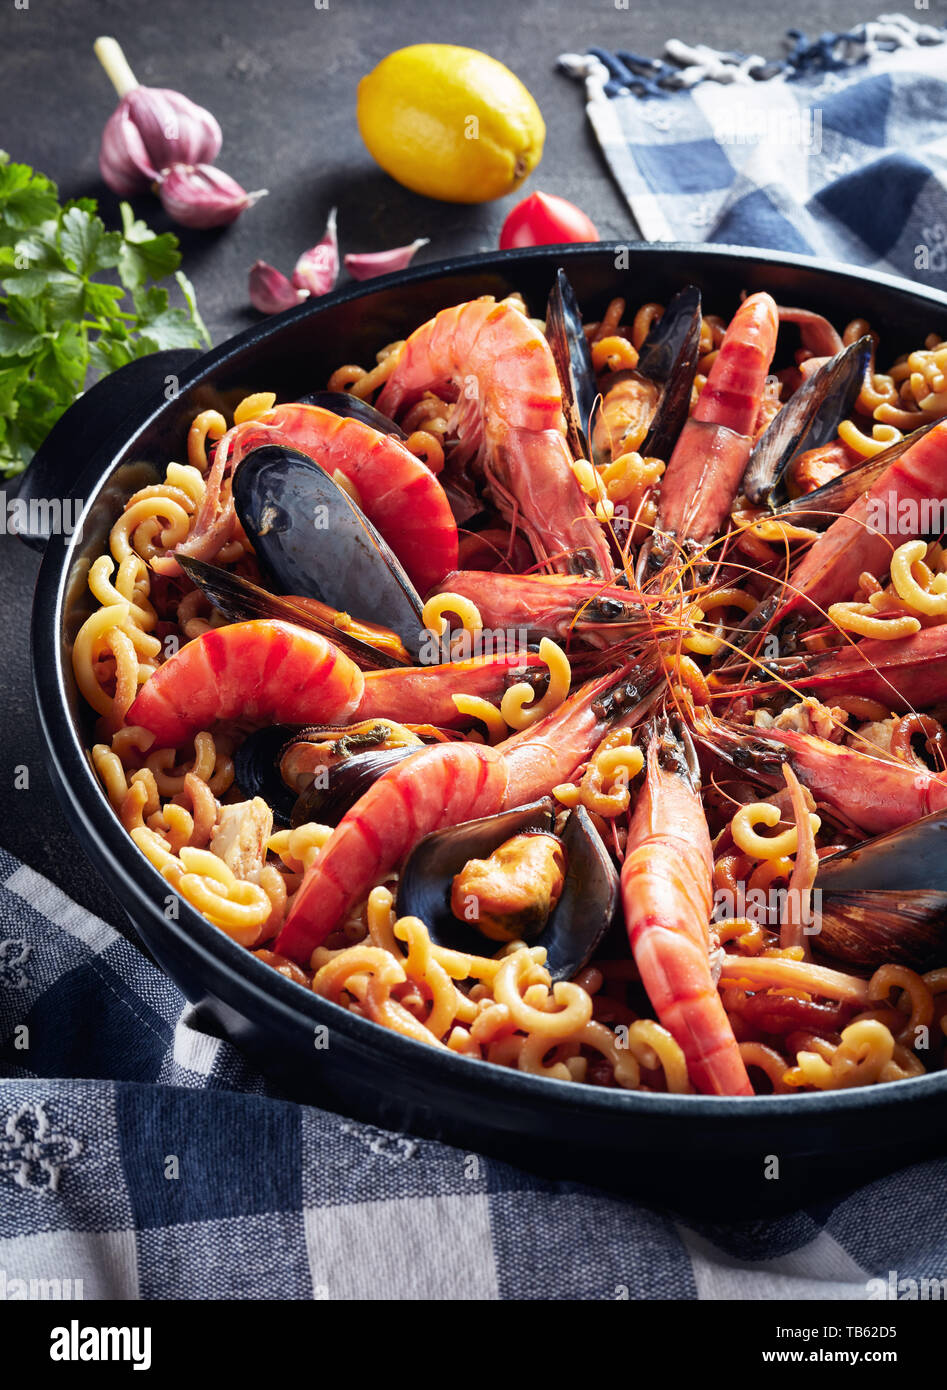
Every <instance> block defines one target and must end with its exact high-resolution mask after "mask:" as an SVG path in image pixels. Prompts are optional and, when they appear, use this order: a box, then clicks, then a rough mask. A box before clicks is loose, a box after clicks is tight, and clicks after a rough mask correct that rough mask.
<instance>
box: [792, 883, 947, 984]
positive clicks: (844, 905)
mask: <svg viewBox="0 0 947 1390" xmlns="http://www.w3.org/2000/svg"><path fill="white" fill-rule="evenodd" d="M818 922H819V934H818V935H817V936H814V937H813V938H812V941H813V943H814V945H815V947H816V949H817V950H818V951H821V952H824V953H825V955H827V956H831V957H832V958H833V959H834V960H841V961H846V962H847V963H848V964H850V965H861V966H870V967H871V968H872V969H876V968H877V967H878V966H880V965H887V964H888V963H889V962H890V963H891V964H893V965H906V966H907V967H908V969H909V970H929V969H931V968H932V967H933V966H937V965H942V964H943V962H944V956H945V952H947V892H942V891H938V890H936V889H929V888H915V889H912V890H910V891H909V892H905V891H903V890H901V889H885V888H868V889H861V890H859V889H854V888H853V889H850V890H846V891H844V892H840V893H835V892H825V893H823V896H822V902H821V906H820V908H819V917H818Z"/></svg>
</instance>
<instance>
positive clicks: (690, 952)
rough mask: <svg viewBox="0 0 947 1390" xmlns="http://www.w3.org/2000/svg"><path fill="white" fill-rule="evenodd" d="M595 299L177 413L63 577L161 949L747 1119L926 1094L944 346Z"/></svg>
mask: <svg viewBox="0 0 947 1390" xmlns="http://www.w3.org/2000/svg"><path fill="white" fill-rule="evenodd" d="M616 288H618V289H619V291H620V292H621V293H622V294H623V295H624V297H622V298H615V299H613V300H612V301H611V302H610V303H608V304H607V306H606V307H604V308H603V306H602V305H601V304H599V305H598V306H596V307H597V317H596V315H595V314H593V313H585V314H583V312H582V310H583V309H585V307H586V306H581V308H580V306H579V304H578V303H577V302H576V297H575V295H574V293H573V290H572V288H571V286H570V284H569V282H568V280H567V278H566V276H565V274H564V273H563V272H562V271H560V272H559V273H558V276H557V277H556V280H555V283H554V284H553V285H552V287H551V293H550V295H549V299H548V303H546V304H529V305H527V304H526V303H525V302H524V300H523V299H522V298H521V297H520V296H519V295H517V294H513V295H511V296H510V297H508V298H506V299H503V300H496V299H493V298H490V297H486V298H482V299H476V300H473V301H471V302H468V303H463V304H457V305H455V306H453V307H449V308H446V309H443V310H442V311H441V312H439V313H437V314H436V315H435V316H434V317H433V318H432V319H430V321H428V322H426V323H423V324H420V325H419V326H418V327H416V328H415V329H414V331H413V332H411V333H410V335H409V336H408V337H407V338H406V339H405V340H404V341H399V342H393V343H388V344H384V343H378V344H377V357H376V360H375V361H374V362H369V363H368V364H340V365H339V367H338V369H337V370H336V371H335V372H334V373H333V375H332V377H331V378H330V379H329V380H328V381H326V382H318V381H317V382H313V394H312V395H308V396H305V397H303V398H301V399H298V400H281V399H277V397H276V395H275V394H274V393H273V392H272V391H270V390H268V389H267V386H268V383H267V382H265V381H262V382H258V383H254V387H259V389H258V390H256V392H255V394H251V395H246V396H244V397H243V398H242V399H239V400H238V403H237V404H236V407H235V408H233V409H232V412H231V411H230V408H229V406H228V414H227V416H225V415H224V414H222V413H220V412H219V411H218V410H215V409H204V410H202V411H201V412H200V413H199V414H197V415H196V417H195V418H194V419H193V421H192V422H191V424H190V429H189V433H188V435H187V440H186V446H185V445H184V443H183V441H182V451H181V455H180V456H179V457H178V458H175V459H172V460H169V461H167V463H166V468H165V471H164V476H163V479H162V480H160V481H158V482H156V483H154V484H153V485H151V486H146V487H143V488H141V489H140V490H139V491H137V492H136V493H135V494H134V495H133V496H131V497H129V498H128V500H127V501H126V503H125V506H124V509H123V510H122V511H121V513H120V514H117V515H116V516H115V518H114V524H113V525H112V527H111V531H110V533H109V538H108V549H107V550H106V552H105V553H104V554H102V555H100V556H99V557H98V558H97V559H95V560H94V561H92V562H91V565H90V567H89V571H88V576H87V577H88V585H89V588H90V589H91V592H92V595H93V597H94V600H95V607H94V610H93V611H92V613H91V616H89V617H88V618H87V619H86V621H85V622H84V624H83V625H82V627H81V629H80V630H79V632H78V633H77V635H76V638H75V641H74V644H73V653H72V659H73V667H74V671H75V676H76V680H77V683H78V686H79V689H80V691H81V693H82V696H83V697H84V699H85V700H86V701H87V702H88V704H89V705H90V706H91V707H92V710H93V711H94V716H95V719H96V720H97V722H96V724H95V735H94V740H90V742H91V743H93V746H92V747H91V748H90V756H91V759H92V761H93V763H94V766H95V769H96V772H97V774H98V777H99V779H100V781H101V784H102V787H103V789H104V793H105V795H106V796H107V797H108V799H109V802H110V803H111V806H112V808H113V810H114V812H115V815H116V816H118V817H119V818H120V820H121V822H122V824H123V826H124V827H125V829H126V830H127V832H128V834H129V835H130V836H131V837H132V839H133V840H134V842H135V844H136V845H137V847H138V849H139V850H140V851H141V854H142V856H144V859H143V861H142V874H143V875H146V876H147V877H148V879H149V881H151V879H152V878H153V875H152V873H151V870H150V869H148V868H147V866H146V865H145V863H144V860H145V859H146V860H147V861H148V862H149V863H150V865H151V866H153V868H154V869H155V870H157V873H158V874H159V875H160V876H161V878H162V879H163V880H164V881H165V882H164V883H163V884H162V883H161V881H160V879H158V878H154V891H155V893H156V894H157V895H160V896H161V898H162V899H163V900H166V901H167V904H168V906H167V908H166V911H167V913H168V915H169V916H176V915H178V914H179V912H182V911H183V912H184V913H185V916H187V915H189V914H188V913H187V909H184V908H183V907H182V902H181V900H184V902H186V903H187V904H190V906H191V907H192V908H194V909H196V910H197V912H199V913H202V914H203V915H204V917H205V918H207V919H208V921H209V922H210V923H212V924H213V925H214V926H215V927H216V928H218V929H219V931H220V932H221V933H223V934H225V935H226V936H227V937H229V938H230V939H231V941H232V942H234V943H236V944H237V945H238V946H240V947H243V948H245V949H246V950H248V951H251V952H252V953H253V954H254V956H256V958H257V959H258V960H259V961H260V962H261V968H262V966H265V967H269V968H272V970H274V971H278V972H279V973H280V974H282V975H283V976H285V977H286V978H288V979H289V980H291V981H294V982H295V983H296V984H297V985H298V987H299V988H301V989H306V990H312V991H314V992H315V993H316V994H317V995H320V996H322V997H323V998H324V999H326V1000H328V1001H331V1003H332V1004H334V1005H336V1006H337V1007H338V1008H341V1009H346V1010H349V1011H351V1012H352V1013H355V1014H357V1015H360V1016H361V1017H363V1018H365V1019H367V1020H371V1021H372V1022H374V1023H376V1024H378V1025H380V1026H381V1027H382V1028H385V1029H389V1030H393V1031H395V1032H397V1033H400V1034H402V1035H404V1036H406V1037H408V1038H411V1039H415V1040H416V1041H418V1042H422V1043H424V1044H425V1045H427V1046H429V1047H432V1048H437V1049H441V1050H447V1051H449V1052H454V1053H457V1054H460V1055H462V1056H464V1057H468V1058H472V1059H478V1060H479V1061H482V1062H484V1063H485V1064H488V1065H489V1064H493V1065H498V1066H503V1067H509V1068H517V1069H519V1070H520V1071H522V1072H526V1073H530V1074H533V1075H536V1076H541V1077H547V1078H550V1079H553V1080H557V1081H562V1082H573V1083H577V1084H587V1085H593V1086H605V1087H614V1088H620V1089H626V1090H641V1091H651V1092H671V1093H677V1094H685V1093H694V1094H697V1093H702V1094H705V1095H712V1096H743V1097H747V1098H748V1099H749V1098H751V1097H753V1096H754V1095H760V1094H766V1095H771V1094H778V1095H791V1094H799V1093H803V1092H814V1091H822V1090H831V1089H839V1088H845V1087H852V1086H866V1085H873V1084H876V1083H886V1082H893V1081H900V1080H910V1079H911V1078H915V1077H918V1076H921V1075H923V1074H925V1073H926V1072H930V1071H936V1070H938V1069H940V1068H942V1066H943V1064H944V1051H945V1029H947V927H945V923H947V876H945V858H944V854H943V849H942V845H943V843H944V837H945V835H947V733H945V728H947V725H945V720H947V519H945V514H944V510H945V505H947V501H945V499H947V341H945V336H947V325H945V324H938V323H936V322H934V323H931V325H930V333H929V335H928V337H927V338H926V340H925V341H924V342H922V343H918V344H917V345H916V346H915V347H914V350H912V351H910V352H909V353H906V354H902V355H900V356H896V355H895V353H894V352H892V351H889V350H888V348H887V345H886V343H885V341H884V336H883V335H881V336H879V334H878V333H877V332H876V331H875V330H874V329H873V327H872V325H871V324H870V323H868V322H865V321H864V320H861V319H857V318H853V319H852V320H851V321H850V322H847V323H842V322H838V323H831V322H829V321H828V320H827V319H826V318H824V317H822V316H821V315H820V314H818V313H816V312H814V310H812V309H810V308H807V307H806V306H792V305H783V304H779V303H777V302H776V301H775V300H774V298H773V297H772V296H771V295H770V294H768V293H765V292H757V293H752V294H748V295H747V296H745V297H744V298H743V299H742V302H739V303H729V304H727V303H702V301H701V294H700V292H699V291H698V290H697V289H696V288H695V287H694V286H691V285H681V287H680V289H679V290H678V292H677V293H676V294H674V295H673V297H671V298H670V299H669V301H668V302H666V303H663V304H662V303H649V302H643V301H644V299H645V295H644V294H643V293H642V292H641V287H640V286H637V285H635V284H634V283H633V277H632V276H630V275H629V276H628V277H627V283H626V284H625V285H624V286H621V285H617V286H616ZM899 346H900V345H899ZM320 387H322V388H324V389H318V388H320ZM234 399H237V397H236V396H235V397H234ZM942 880H943V883H942ZM228 949H229V948H228ZM377 1036H378V1040H379V1045H380V1046H381V1045H382V1044H383V1037H382V1035H381V1034H378V1035H377Z"/></svg>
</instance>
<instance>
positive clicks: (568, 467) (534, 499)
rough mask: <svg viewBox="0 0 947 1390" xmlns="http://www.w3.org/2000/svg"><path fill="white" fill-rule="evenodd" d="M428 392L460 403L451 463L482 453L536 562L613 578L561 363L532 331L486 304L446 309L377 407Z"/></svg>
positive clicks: (390, 409) (401, 363)
mask: <svg viewBox="0 0 947 1390" xmlns="http://www.w3.org/2000/svg"><path fill="white" fill-rule="evenodd" d="M426 391H434V392H436V393H437V394H438V395H440V396H443V397H444V398H445V399H448V400H451V401H453V402H456V404H455V406H454V410H453V413H452V418H451V422H450V429H451V431H452V433H454V434H455V435H456V436H457V438H458V440H459V448H458V449H457V450H456V451H455V457H456V458H457V459H458V460H462V459H463V458H464V457H466V458H471V457H473V455H474V454H477V455H478V456H479V459H480V462H481V464H482V467H483V470H484V473H485V475H486V477H487V480H488V482H489V484H490V488H491V491H492V492H493V495H494V499H495V501H496V503H497V505H498V507H499V508H500V510H501V511H502V513H503V514H504V516H505V517H506V519H507V520H508V521H509V522H510V523H511V524H512V525H513V526H519V527H521V528H522V530H523V531H524V532H525V533H526V536H527V538H528V539H529V542H530V544H531V545H532V548H533V550H534V552H535V555H536V558H537V559H538V560H540V561H541V562H543V563H544V564H548V565H549V566H550V567H551V568H553V569H555V570H559V571H562V572H564V573H569V574H580V573H583V572H585V573H590V574H594V575H596V576H598V577H599V578H606V577H609V578H610V577H611V575H612V574H613V573H614V567H613V565H612V561H611V556H610V554H609V548H608V543H607V541H606V538H605V533H604V531H603V530H602V527H601V526H600V525H599V523H598V522H597V521H596V520H595V517H594V516H593V514H592V512H591V511H590V509H589V505H588V502H587V500H586V497H585V494H584V492H583V491H582V489H581V487H580V486H579V483H578V481H577V479H576V476H575V473H574V472H573V469H572V457H571V455H570V453H569V449H568V445H567V443H566V435H565V422H564V419H563V413H562V391H561V387H560V385H559V377H558V375H557V372H556V364H555V361H554V359H553V356H552V352H551V350H550V348H549V344H548V342H547V341H546V339H545V337H544V336H543V334H542V333H541V332H540V331H539V330H538V329H537V328H536V327H535V326H534V324H532V323H531V322H530V320H529V319H528V318H526V316H525V315H524V314H522V313H521V312H520V311H519V310H518V309H515V308H513V307H511V306H510V305H506V304H496V303H494V302H493V301H492V300H490V299H476V300H472V301H470V302H469V303H466V304H458V305H456V306H455V307H454V308H451V309H442V310H441V312H440V313H439V314H436V315H435V316H434V318H432V319H429V320H428V322H427V323H425V324H422V325H421V327H420V328H418V329H416V330H415V331H414V333H412V334H411V336H410V337H409V338H408V339H407V340H406V342H405V344H404V347H403V348H402V349H401V350H400V353H399V356H398V360H397V362H396V364H395V367H394V370H393V371H392V373H391V375H390V376H389V378H388V380H387V382H386V383H385V386H384V388H383V389H382V392H381V395H380V396H379V397H378V401H377V405H378V409H379V410H381V411H383V412H384V413H385V414H386V415H391V416H396V415H397V414H398V413H399V412H401V411H404V410H406V409H407V408H408V407H409V406H411V405H413V404H414V403H415V402H416V401H418V400H419V399H420V398H421V396H423V394H424V393H425V392H426Z"/></svg>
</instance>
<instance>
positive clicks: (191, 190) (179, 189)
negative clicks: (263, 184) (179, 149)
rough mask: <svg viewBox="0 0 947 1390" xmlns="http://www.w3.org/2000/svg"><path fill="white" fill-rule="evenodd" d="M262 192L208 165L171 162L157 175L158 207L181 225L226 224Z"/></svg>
mask: <svg viewBox="0 0 947 1390" xmlns="http://www.w3.org/2000/svg"><path fill="white" fill-rule="evenodd" d="M265 193H266V189H265V188H261V189H259V190H258V191H257V192H256V193H247V191H246V190H245V189H243V188H241V187H240V185H239V183H237V181H236V179H232V178H231V177H230V175H229V174H225V173H224V172H223V170H222V169H215V168H214V167H213V165H210V164H175V165H173V166H172V167H171V168H170V169H165V170H164V171H163V172H162V173H161V174H159V176H158V197H159V198H160V199H161V203H162V206H163V207H164V210H165V212H166V213H167V214H168V216H169V217H171V218H173V220H174V221H175V222H179V223H180V224H181V226H182V227H197V228H201V229H203V228H207V227H226V226H228V225H229V224H230V223H231V222H235V221H236V219H237V218H238V217H239V216H240V214H241V213H242V212H245V211H246V209H247V208H248V207H252V205H253V204H254V203H255V202H256V201H257V199H258V198H262V197H263V196H264V195H265Z"/></svg>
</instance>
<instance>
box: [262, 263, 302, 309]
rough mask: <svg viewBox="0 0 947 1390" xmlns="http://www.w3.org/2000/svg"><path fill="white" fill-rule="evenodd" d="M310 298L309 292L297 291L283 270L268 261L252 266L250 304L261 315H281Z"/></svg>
mask: <svg viewBox="0 0 947 1390" xmlns="http://www.w3.org/2000/svg"><path fill="white" fill-rule="evenodd" d="M308 297H309V295H308V291H307V290H298V289H296V288H295V286H294V285H293V284H292V283H291V281H290V280H288V279H287V277H286V276H285V275H284V274H283V272H282V271H281V270H277V269H276V267H275V266H272V265H268V264H267V263H266V261H257V262H256V264H255V265H253V266H251V268H250V303H251V304H252V305H253V307H254V309H259V311H260V313H261V314H280V313H282V312H283V310H284V309H292V308H293V306H294V305H296V304H299V303H301V302H302V300H304V299H308Z"/></svg>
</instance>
